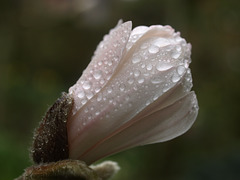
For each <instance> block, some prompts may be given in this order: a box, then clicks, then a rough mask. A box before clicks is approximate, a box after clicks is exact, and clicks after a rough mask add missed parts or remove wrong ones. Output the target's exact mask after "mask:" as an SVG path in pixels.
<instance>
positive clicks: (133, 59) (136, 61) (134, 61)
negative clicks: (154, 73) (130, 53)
mask: <svg viewBox="0 0 240 180" xmlns="http://www.w3.org/2000/svg"><path fill="white" fill-rule="evenodd" d="M140 61H141V59H140V58H137V57H134V58H132V63H133V64H136V63H138V62H140Z"/></svg>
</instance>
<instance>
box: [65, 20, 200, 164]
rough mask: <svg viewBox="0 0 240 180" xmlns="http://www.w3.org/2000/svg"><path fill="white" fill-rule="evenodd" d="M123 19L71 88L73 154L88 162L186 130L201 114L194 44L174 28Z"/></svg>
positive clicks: (160, 140)
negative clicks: (192, 66)
mask: <svg viewBox="0 0 240 180" xmlns="http://www.w3.org/2000/svg"><path fill="white" fill-rule="evenodd" d="M131 29H132V23H131V22H126V23H123V24H121V23H119V24H118V25H117V27H115V28H114V29H113V30H111V31H110V33H109V35H106V36H104V40H103V41H102V42H101V43H100V44H99V45H98V47H97V50H96V52H95V54H94V56H93V58H92V61H91V62H90V64H89V65H88V67H87V68H86V70H85V71H84V72H83V74H82V76H81V77H80V79H79V80H78V81H77V83H76V84H75V85H74V86H72V87H71V88H70V89H69V94H70V95H71V96H72V97H73V99H74V106H73V112H72V115H71V117H70V118H69V120H68V140H69V157H70V158H73V159H80V160H83V161H85V162H87V163H88V164H90V163H92V162H94V161H96V160H98V159H100V158H102V157H105V156H107V155H110V154H113V153H116V152H119V151H122V150H125V149H128V148H131V147H134V146H138V145H144V144H151V143H157V142H162V141H167V140H170V139H172V138H175V137H177V136H179V135H181V134H183V133H184V132H186V131H187V130H188V129H189V128H190V127H191V126H192V124H193V122H194V121H195V119H196V117H197V113H198V103H197V99H196V96H195V93H194V92H193V91H191V87H192V78H191V72H190V69H189V64H190V62H191V59H190V55H191V45H190V44H188V43H187V42H186V41H185V39H183V38H181V37H180V33H178V32H177V33H176V32H174V29H172V28H171V27H170V26H161V25H155V26H150V27H146V26H139V27H136V28H134V29H133V30H131Z"/></svg>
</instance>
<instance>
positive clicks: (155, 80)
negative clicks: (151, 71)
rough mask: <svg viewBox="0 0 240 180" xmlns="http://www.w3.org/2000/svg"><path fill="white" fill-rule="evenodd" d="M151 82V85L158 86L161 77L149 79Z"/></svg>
mask: <svg viewBox="0 0 240 180" xmlns="http://www.w3.org/2000/svg"><path fill="white" fill-rule="evenodd" d="M151 82H152V83H153V84H159V83H161V82H162V79H161V77H154V78H152V79H151Z"/></svg>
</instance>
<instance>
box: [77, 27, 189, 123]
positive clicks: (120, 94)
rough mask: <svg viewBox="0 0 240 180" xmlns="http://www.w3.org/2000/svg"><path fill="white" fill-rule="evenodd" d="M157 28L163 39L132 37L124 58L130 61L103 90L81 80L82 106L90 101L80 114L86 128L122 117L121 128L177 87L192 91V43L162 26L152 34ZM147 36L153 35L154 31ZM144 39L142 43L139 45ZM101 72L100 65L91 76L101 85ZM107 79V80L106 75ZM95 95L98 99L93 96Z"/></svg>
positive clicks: (79, 93) (155, 36) (79, 94)
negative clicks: (91, 123)
mask: <svg viewBox="0 0 240 180" xmlns="http://www.w3.org/2000/svg"><path fill="white" fill-rule="evenodd" d="M156 28H159V29H160V34H161V33H162V34H163V36H158V34H156V33H155V34H154V36H153V37H151V36H150V38H146V39H144V36H145V34H144V33H143V34H141V33H139V34H138V37H137V36H136V34H137V33H135V34H134V33H133V34H131V36H130V38H129V42H128V44H127V51H126V55H125V58H126V57H127V58H128V59H125V61H124V63H123V64H122V65H121V69H118V72H117V74H115V75H114V78H113V79H111V81H109V82H108V84H107V85H106V86H104V87H103V88H102V89H101V91H100V89H98V88H96V86H95V87H94V88H93V84H91V83H90V81H88V82H86V81H80V84H81V85H80V86H81V87H82V89H83V90H84V91H79V90H78V97H79V98H80V99H82V101H81V103H82V104H85V103H86V102H87V101H86V102H85V101H83V100H85V99H87V100H88V102H89V103H88V105H87V106H84V108H83V109H84V110H83V111H81V113H82V114H81V117H82V122H83V125H85V124H86V123H87V122H88V121H91V120H93V119H95V120H96V119H98V120H102V119H104V121H106V122H107V121H109V122H110V121H111V120H112V119H114V121H118V118H119V122H116V123H119V126H120V125H121V124H124V123H125V122H126V121H128V120H129V119H131V118H132V117H134V116H135V115H136V114H137V113H139V112H140V111H141V110H142V109H144V108H145V107H146V106H148V105H149V104H151V103H152V102H154V101H156V100H158V99H159V98H160V97H161V95H163V94H164V93H165V92H167V91H169V90H170V89H171V88H172V87H174V86H176V84H179V83H182V86H183V87H184V88H185V89H186V91H190V89H191V86H192V84H191V73H190V69H189V68H188V66H189V63H190V51H191V46H190V44H187V43H186V41H185V40H184V39H182V38H181V37H180V34H179V33H174V32H173V30H172V29H171V28H169V27H163V26H159V27H155V28H154V29H153V30H152V31H154V32H155V31H156ZM145 30H146V28H144V27H143V28H142V29H139V31H142V32H144V31H145ZM147 33H148V34H151V29H150V30H149V31H148V32H147ZM141 37H142V38H143V40H141V43H138V40H140V39H141ZM136 39H137V40H136ZM135 40H136V41H135ZM134 42H135V44H134ZM129 43H130V45H129ZM113 57H114V56H113ZM113 57H112V58H113ZM107 58H108V59H109V57H107ZM112 58H110V59H111V60H112ZM99 63H100V65H104V64H105V63H104V62H101V61H99V62H98V63H97V64H99ZM105 65H107V63H106V64H105ZM105 65H104V66H105ZM99 69H101V70H104V68H99V67H98V66H97V68H96V69H95V70H94V71H93V72H92V76H90V77H92V78H94V79H95V80H99V81H97V82H99V83H100V84H101V80H102V78H101V77H102V76H103V71H99ZM106 71H110V69H106V70H105V73H106ZM88 76H89V74H88ZM183 77H184V78H183ZM104 80H105V81H108V78H107V76H105V78H104ZM95 82H96V81H94V83H95ZM92 91H94V92H92ZM89 92H90V94H88V93H89ZM93 94H96V96H94V97H93ZM83 97H84V98H83ZM116 123H115V126H116ZM110 124H111V123H110ZM109 126H110V125H109Z"/></svg>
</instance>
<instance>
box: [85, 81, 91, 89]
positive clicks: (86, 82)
mask: <svg viewBox="0 0 240 180" xmlns="http://www.w3.org/2000/svg"><path fill="white" fill-rule="evenodd" d="M90 87H91V83H90V82H89V81H85V82H84V83H83V89H86V90H87V89H90Z"/></svg>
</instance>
